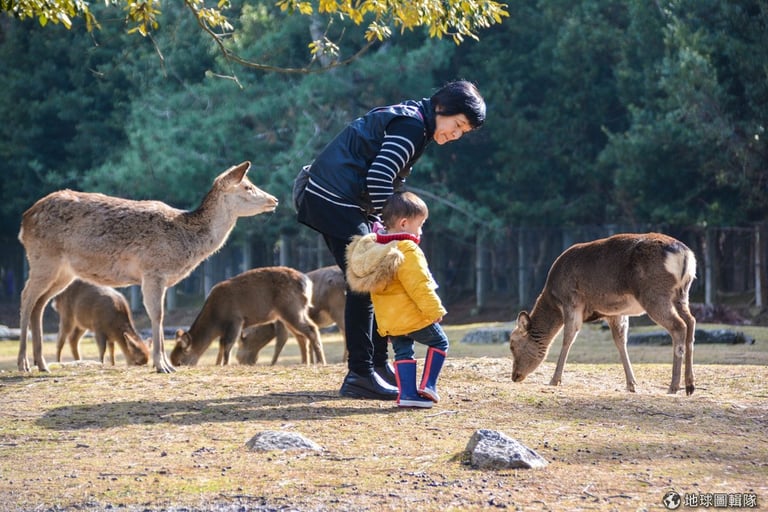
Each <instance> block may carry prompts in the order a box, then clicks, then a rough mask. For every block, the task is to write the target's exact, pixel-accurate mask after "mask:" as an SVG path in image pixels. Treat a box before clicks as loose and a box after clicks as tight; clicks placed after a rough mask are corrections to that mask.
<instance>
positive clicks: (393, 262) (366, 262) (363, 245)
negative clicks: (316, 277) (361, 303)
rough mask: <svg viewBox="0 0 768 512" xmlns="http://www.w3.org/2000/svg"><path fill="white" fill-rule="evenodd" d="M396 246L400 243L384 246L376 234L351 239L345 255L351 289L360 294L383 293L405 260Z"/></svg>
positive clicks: (394, 242) (390, 243)
mask: <svg viewBox="0 0 768 512" xmlns="http://www.w3.org/2000/svg"><path fill="white" fill-rule="evenodd" d="M397 244H398V241H397V240H394V241H392V242H388V243H386V244H381V243H379V242H377V241H376V234H375V233H370V234H367V235H363V236H360V235H358V236H355V237H352V241H351V242H350V243H349V245H347V252H346V257H347V284H348V285H349V288H350V289H351V290H352V291H354V292H359V293H375V292H377V291H381V290H383V289H384V288H385V287H386V286H387V285H388V284H389V283H390V282H391V281H392V280H393V279H394V277H395V276H396V275H397V269H398V267H400V265H401V264H402V263H403V260H404V259H405V255H404V254H403V253H402V251H400V249H399V248H398V247H397Z"/></svg>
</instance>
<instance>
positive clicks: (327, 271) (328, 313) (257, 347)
mask: <svg viewBox="0 0 768 512" xmlns="http://www.w3.org/2000/svg"><path fill="white" fill-rule="evenodd" d="M307 276H308V277H309V278H310V279H311V280H312V307H310V309H309V317H310V318H311V319H312V321H313V322H314V323H315V325H317V326H318V327H328V326H329V325H333V324H336V326H337V327H338V328H339V330H340V331H341V333H342V334H344V306H345V304H346V302H347V283H346V281H345V280H344V273H343V272H342V271H341V269H340V268H339V267H338V265H331V266H328V267H321V268H318V269H315V270H312V271H311V272H307ZM274 338H277V341H276V342H275V352H274V354H273V355H272V363H271V364H272V365H274V364H275V363H277V359H278V357H280V352H282V350H283V347H284V346H285V343H286V341H287V340H288V331H287V330H286V328H285V326H284V325H283V324H282V322H280V321H276V322H273V323H270V324H264V325H257V326H253V327H248V328H247V329H244V330H243V333H242V336H241V337H240V339H239V340H238V342H237V354H236V356H237V362H238V363H240V364H250V365H253V364H256V361H257V360H258V358H259V351H261V349H262V348H264V347H265V346H266V345H267V344H268V343H269V342H270V341H272V340H273V339H274ZM298 341H299V349H300V350H301V362H302V364H308V362H309V360H310V359H312V357H311V352H309V347H307V344H306V343H302V342H301V340H298ZM305 341H306V339H305ZM313 362H314V361H313Z"/></svg>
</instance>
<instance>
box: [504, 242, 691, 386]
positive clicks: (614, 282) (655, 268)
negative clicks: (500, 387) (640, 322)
mask: <svg viewBox="0 0 768 512" xmlns="http://www.w3.org/2000/svg"><path fill="white" fill-rule="evenodd" d="M695 277H696V258H695V256H694V254H693V252H692V251H691V250H690V249H689V248H688V247H686V246H685V245H684V244H683V243H682V242H680V241H678V240H675V239H674V238H672V237H669V236H666V235H662V234H658V233H646V234H622V235H614V236H611V237H609V238H604V239H601V240H595V241H593V242H587V243H582V244H576V245H573V246H572V247H570V248H569V249H567V250H566V251H565V252H563V253H562V254H561V255H560V256H559V257H558V258H557V260H555V262H554V263H553V264H552V268H551V269H550V270H549V275H548V276H547V281H546V284H545V285H544V290H542V292H541V294H540V295H539V297H538V299H536V304H535V305H534V306H533V310H532V311H531V313H530V314H528V313H527V312H525V311H523V312H521V313H520V315H519V316H518V317H517V327H516V328H515V330H514V331H512V334H511V335H510V340H509V346H510V349H511V350H512V356H513V358H514V363H513V367H512V380H514V381H515V382H521V381H522V380H524V379H525V378H526V377H527V376H528V375H529V374H530V373H531V372H532V371H534V370H535V369H536V368H537V367H538V366H539V365H540V364H541V362H542V361H544V359H545V358H546V356H547V352H548V351H549V347H550V345H551V344H552V340H553V339H554V337H555V336H556V335H557V334H558V333H559V332H560V330H561V329H563V326H565V330H564V332H563V347H562V350H561V351H560V358H559V359H558V361H557V367H556V368H555V374H554V375H553V377H552V380H551V382H550V384H551V385H553V386H556V385H558V384H560V382H561V380H562V375H563V367H564V366H565V360H566V359H567V358H568V351H569V350H570V348H571V344H572V343H573V341H574V340H575V339H576V335H577V334H578V333H579V329H581V325H582V323H583V322H590V321H593V320H598V319H601V318H603V319H605V320H606V321H607V322H608V325H609V326H610V328H611V333H612V335H613V340H614V343H615V344H616V348H617V349H618V351H619V355H620V356H621V362H622V364H623V365H624V374H625V376H626V381H627V390H629V391H631V392H634V391H635V385H636V382H635V375H634V373H633V371H632V365H631V364H630V362H629V356H628V354H627V331H628V328H629V316H638V315H642V314H643V313H647V314H648V316H649V317H650V318H651V320H653V321H654V322H656V323H657V324H659V325H660V326H661V327H663V328H665V329H666V330H667V331H668V332H669V334H670V335H671V336H672V345H673V359H672V383H671V384H670V386H669V393H676V392H677V391H678V390H679V389H680V369H681V364H682V360H683V357H685V392H686V394H687V395H691V394H693V391H694V382H693V336H694V330H695V328H696V319H695V318H694V317H693V315H692V314H691V311H690V309H689V305H688V293H689V291H690V288H691V283H692V282H693V280H694V278H695Z"/></svg>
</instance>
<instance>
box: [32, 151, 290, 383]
mask: <svg viewBox="0 0 768 512" xmlns="http://www.w3.org/2000/svg"><path fill="white" fill-rule="evenodd" d="M250 166H251V164H250V162H243V163H241V164H239V165H236V166H233V167H231V168H230V169H228V170H227V171H225V172H223V173H221V174H220V175H219V176H218V177H217V178H216V179H215V180H214V182H213V187H212V188H211V189H210V191H209V192H208V194H207V195H206V196H205V198H204V199H203V201H202V203H201V204H200V206H199V207H198V208H197V209H196V210H194V211H185V210H178V209H176V208H172V207H170V206H168V205H167V204H164V203H161V202H159V201H133V200H129V199H121V198H117V197H110V196H105V195H103V194H95V193H85V192H75V191H72V190H61V191H58V192H53V193H52V194H49V195H47V196H45V197H44V198H42V199H40V200H39V201H37V202H36V203H35V204H34V205H33V206H32V207H31V208H29V209H28V210H27V211H26V212H24V216H23V218H22V221H21V230H20V231H19V240H20V241H21V243H22V244H23V245H24V249H25V250H26V253H27V261H28V262H29V277H28V278H27V282H26V284H25V285H24V290H23V291H22V294H21V323H20V327H21V342H20V345H19V357H18V367H19V371H29V370H30V367H29V362H28V360H27V334H28V329H30V328H31V330H32V348H33V355H34V363H35V365H37V368H38V369H39V370H40V371H45V372H47V371H49V370H48V366H47V365H46V363H45V359H44V358H43V336H42V335H43V325H42V318H43V311H44V310H45V306H46V304H48V301H49V300H50V299H51V297H53V296H55V295H57V294H58V293H59V292H61V291H62V290H64V289H65V288H66V287H67V286H68V285H69V284H70V283H71V282H72V281H73V280H74V279H75V278H76V277H80V278H82V279H84V280H86V281H91V282H94V283H99V284H103V285H107V286H115V287H120V286H127V285H131V284H140V285H141V291H142V295H143V299H144V308H145V309H146V310H147V314H148V315H149V319H150V321H151V323H152V339H153V340H154V342H153V345H152V364H153V365H154V367H155V368H156V369H157V371H158V372H159V373H170V372H172V371H174V368H173V366H172V365H171V363H170V361H169V360H168V356H167V354H166V353H165V345H164V340H163V329H162V324H163V302H164V300H165V292H166V290H167V289H168V287H169V286H173V285H174V284H176V283H178V282H179V281H181V280H182V279H184V278H185V277H186V276H188V275H189V273H190V272H192V270H193V269H194V268H195V267H197V265H199V264H200V262H201V261H203V260H204V259H205V258H207V257H208V256H209V255H211V254H212V253H213V252H215V251H216V250H218V249H219V248H220V247H221V246H222V245H224V242H225V241H226V239H227V237H228V236H229V233H230V232H231V231H232V228H234V226H235V223H236V222H237V219H238V217H245V216H251V215H257V214H259V213H264V212H269V211H273V210H274V209H275V208H276V207H277V199H275V198H274V197H273V196H271V195H270V194H267V193H266V192H264V191H262V190H260V189H258V188H257V187H255V186H254V185H253V184H252V183H251V182H250V180H248V178H247V177H246V173H247V172H248V169H249V168H250Z"/></svg>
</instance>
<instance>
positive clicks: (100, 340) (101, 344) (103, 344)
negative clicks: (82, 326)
mask: <svg viewBox="0 0 768 512" xmlns="http://www.w3.org/2000/svg"><path fill="white" fill-rule="evenodd" d="M93 338H94V340H96V346H97V347H98V348H99V362H101V364H104V354H105V353H106V351H107V337H106V336H105V335H104V334H102V333H93ZM113 350H114V349H113ZM114 365H115V362H114V360H113V361H112V366H114Z"/></svg>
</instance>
